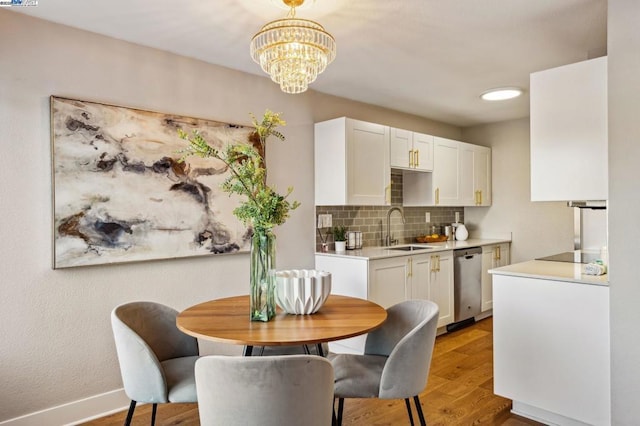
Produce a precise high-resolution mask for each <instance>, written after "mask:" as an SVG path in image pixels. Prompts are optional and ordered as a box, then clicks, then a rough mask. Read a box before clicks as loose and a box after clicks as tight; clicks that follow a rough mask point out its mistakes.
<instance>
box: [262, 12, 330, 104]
mask: <svg viewBox="0 0 640 426" xmlns="http://www.w3.org/2000/svg"><path fill="white" fill-rule="evenodd" d="M282 1H283V3H284V4H286V5H287V6H289V7H291V9H290V10H289V13H288V15H287V17H286V18H284V19H278V20H276V21H272V22H269V23H268V24H266V25H265V26H263V27H262V29H261V30H260V31H259V32H258V33H257V34H256V35H254V36H253V38H252V39H251V45H250V51H251V58H253V60H254V61H256V62H257V63H258V64H260V67H262V70H263V71H264V72H266V73H267V74H269V75H270V76H271V80H273V81H274V82H275V83H278V84H279V85H280V88H281V89H282V91H283V92H285V93H302V92H304V91H305V90H307V87H308V86H309V84H310V83H312V82H313V81H315V79H316V78H317V77H318V74H320V73H322V71H324V70H325V68H326V67H327V65H329V64H330V63H331V62H332V61H333V60H334V59H335V57H336V41H335V40H334V38H333V37H332V36H331V34H329V33H328V32H326V31H325V30H324V28H323V27H322V25H320V24H318V23H317V22H314V21H309V20H306V19H297V18H296V17H295V16H296V7H298V6H300V5H302V4H303V3H304V0H282Z"/></svg>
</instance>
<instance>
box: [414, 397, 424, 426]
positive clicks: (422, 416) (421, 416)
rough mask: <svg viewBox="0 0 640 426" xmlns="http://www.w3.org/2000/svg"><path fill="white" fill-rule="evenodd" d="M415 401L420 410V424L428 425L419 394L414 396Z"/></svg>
mask: <svg viewBox="0 0 640 426" xmlns="http://www.w3.org/2000/svg"><path fill="white" fill-rule="evenodd" d="M413 402H414V403H415V404H416V411H417V412H418V417H419V418H420V424H421V425H422V426H427V422H426V421H425V419H424V414H423V413H422V405H420V397H419V396H418V395H416V396H414V397H413Z"/></svg>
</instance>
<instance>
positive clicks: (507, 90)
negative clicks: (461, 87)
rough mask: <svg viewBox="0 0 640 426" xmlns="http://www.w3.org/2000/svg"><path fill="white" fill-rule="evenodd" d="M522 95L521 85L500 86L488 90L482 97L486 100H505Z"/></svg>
mask: <svg viewBox="0 0 640 426" xmlns="http://www.w3.org/2000/svg"><path fill="white" fill-rule="evenodd" d="M520 95H522V89H521V88H519V87H500V88H497V89H491V90H487V91H486V92H484V93H483V94H482V95H480V97H481V98H482V99H484V100H485V101H504V100H507V99H513V98H517V97H518V96H520Z"/></svg>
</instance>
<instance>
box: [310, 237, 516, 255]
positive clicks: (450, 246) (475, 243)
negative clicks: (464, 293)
mask: <svg viewBox="0 0 640 426" xmlns="http://www.w3.org/2000/svg"><path fill="white" fill-rule="evenodd" d="M510 242H511V241H510V240H505V239H484V238H483V239H479V238H469V239H468V240H465V241H445V242H442V243H426V244H418V243H416V244H398V245H397V246H392V247H364V248H362V249H360V250H346V251H344V252H340V253H336V252H335V251H328V252H316V256H333V257H347V258H362V259H370V260H371V259H382V258H385V257H398V256H410V255H414V254H425V253H435V252H440V251H447V250H458V249H464V248H470V247H481V246H488V245H493V244H501V243H510ZM404 246H416V247H417V246H420V247H425V248H424V250H412V251H403V250H394V248H398V247H404Z"/></svg>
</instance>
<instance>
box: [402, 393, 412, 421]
mask: <svg viewBox="0 0 640 426" xmlns="http://www.w3.org/2000/svg"><path fill="white" fill-rule="evenodd" d="M404 403H405V405H406V406H407V413H409V422H411V426H413V413H411V400H410V399H409V398H405V399H404Z"/></svg>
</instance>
